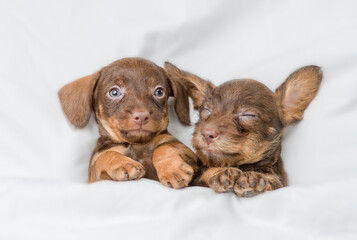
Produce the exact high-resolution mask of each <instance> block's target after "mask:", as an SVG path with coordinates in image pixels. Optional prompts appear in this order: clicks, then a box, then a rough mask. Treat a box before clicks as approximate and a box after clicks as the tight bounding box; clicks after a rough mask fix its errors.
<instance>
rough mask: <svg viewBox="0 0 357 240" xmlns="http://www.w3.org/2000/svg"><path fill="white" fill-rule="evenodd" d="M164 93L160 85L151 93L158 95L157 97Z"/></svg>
mask: <svg viewBox="0 0 357 240" xmlns="http://www.w3.org/2000/svg"><path fill="white" fill-rule="evenodd" d="M164 94H165V92H164V89H163V88H162V87H158V88H156V89H155V91H154V93H153V95H154V96H155V97H158V98H160V97H163V96H164Z"/></svg>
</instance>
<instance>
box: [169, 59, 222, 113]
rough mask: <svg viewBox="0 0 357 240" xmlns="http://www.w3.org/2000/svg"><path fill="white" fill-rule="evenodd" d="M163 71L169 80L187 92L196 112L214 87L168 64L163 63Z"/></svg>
mask: <svg viewBox="0 0 357 240" xmlns="http://www.w3.org/2000/svg"><path fill="white" fill-rule="evenodd" d="M165 71H166V73H167V75H168V77H169V79H171V80H173V81H175V82H179V83H180V84H181V85H182V86H184V87H185V88H186V89H187V90H188V94H189V96H190V97H191V98H192V100H193V107H194V109H196V110H198V109H199V108H200V107H201V106H202V104H203V102H204V101H205V100H206V98H207V96H208V95H209V94H210V93H211V92H212V91H213V89H215V87H216V86H215V85H213V83H211V82H209V81H206V80H203V79H201V78H200V77H198V76H196V75H193V74H192V73H189V72H186V71H183V70H180V69H178V68H177V67H176V66H175V65H173V64H171V63H169V62H165Z"/></svg>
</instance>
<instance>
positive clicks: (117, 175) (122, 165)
mask: <svg viewBox="0 0 357 240" xmlns="http://www.w3.org/2000/svg"><path fill="white" fill-rule="evenodd" d="M144 174H145V170H144V167H143V165H141V164H140V163H139V162H137V161H135V160H133V159H131V158H129V157H126V156H124V155H122V154H120V153H118V152H116V151H111V150H110V149H109V150H107V151H104V152H100V153H97V154H95V155H94V156H93V159H92V162H91V165H90V167H89V182H95V181H99V180H114V181H127V180H135V179H139V178H141V177H142V176H144Z"/></svg>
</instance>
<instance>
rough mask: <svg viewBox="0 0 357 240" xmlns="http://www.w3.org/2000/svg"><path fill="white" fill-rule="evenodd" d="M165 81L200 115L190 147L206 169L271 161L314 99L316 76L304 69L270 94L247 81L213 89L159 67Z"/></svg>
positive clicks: (314, 70)
mask: <svg viewBox="0 0 357 240" xmlns="http://www.w3.org/2000/svg"><path fill="white" fill-rule="evenodd" d="M165 69H166V71H167V73H168V76H169V77H170V78H172V79H175V81H181V82H183V83H184V84H185V85H186V86H187V87H188V90H189V94H190V97H191V98H192V100H193V103H194V107H195V109H196V110H198V111H199V113H200V119H199V121H198V122H197V123H196V126H195V132H194V134H193V139H192V145H193V147H194V148H195V149H196V152H197V155H198V157H199V158H200V159H201V160H202V162H203V163H204V164H206V165H209V166H232V165H242V164H250V163H257V162H259V161H261V160H262V159H265V160H266V159H273V158H274V157H275V154H276V152H277V150H278V149H279V148H280V143H281V135H282V130H283V128H284V127H286V126H288V125H289V124H292V123H294V122H296V121H298V120H301V119H302V116H303V112H304V110H305V109H306V107H307V106H308V105H309V103H310V102H311V100H312V99H313V98H314V96H315V95H316V93H317V90H318V88H319V85H320V82H321V79H322V73H321V71H320V68H319V67H317V66H307V67H303V68H301V69H298V70H297V71H296V72H294V73H292V74H291V75H290V76H289V77H288V78H287V80H286V81H285V82H284V83H283V84H282V85H281V86H280V87H279V88H278V89H277V91H276V92H275V93H274V92H272V91H271V90H270V89H269V88H267V87H266V86H265V85H263V84H262V83H259V82H257V81H255V80H250V79H241V80H232V81H229V82H226V83H224V84H222V85H220V86H218V87H215V86H214V85H213V84H212V83H210V82H208V81H206V80H203V79H201V78H199V77H197V76H195V75H193V74H190V73H188V72H185V71H182V70H179V69H178V68H176V67H175V66H173V65H172V64H170V63H166V64H165Z"/></svg>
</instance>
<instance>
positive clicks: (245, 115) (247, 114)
mask: <svg viewBox="0 0 357 240" xmlns="http://www.w3.org/2000/svg"><path fill="white" fill-rule="evenodd" d="M239 117H258V116H257V115H255V114H251V113H245V114H242V115H239Z"/></svg>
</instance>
